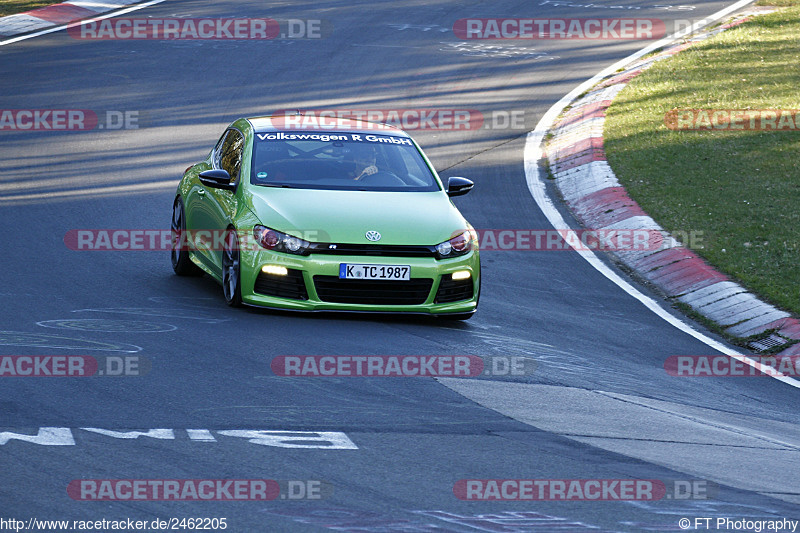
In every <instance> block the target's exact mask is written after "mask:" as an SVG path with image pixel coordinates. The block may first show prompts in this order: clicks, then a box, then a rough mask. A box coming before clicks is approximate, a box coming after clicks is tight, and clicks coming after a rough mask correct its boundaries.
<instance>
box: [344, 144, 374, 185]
mask: <svg viewBox="0 0 800 533" xmlns="http://www.w3.org/2000/svg"><path fill="white" fill-rule="evenodd" d="M352 151H353V154H352V158H353V162H354V163H355V170H354V171H353V172H352V174H351V177H352V178H353V179H354V180H356V181H358V180H360V179H362V178H364V177H365V176H371V175H372V174H375V173H377V172H378V167H377V166H376V161H377V158H378V153H377V151H376V150H375V147H373V146H361V145H356V146H354V147H353V148H352Z"/></svg>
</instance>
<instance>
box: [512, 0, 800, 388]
mask: <svg viewBox="0 0 800 533" xmlns="http://www.w3.org/2000/svg"><path fill="white" fill-rule="evenodd" d="M752 2H753V0H740V1H739V2H736V3H735V4H732V5H730V6H728V7H726V8H725V9H722V10H720V11H718V12H716V13H714V14H713V15H711V16H710V17H706V18H704V19H703V20H701V21H699V22H696V23H695V24H693V25H692V26H691V27H690V28H687V29H686V30H683V31H680V32H678V33H675V34H673V35H671V36H669V37H666V38H664V39H661V40H660V41H657V42H654V43H652V44H650V45H648V46H646V47H644V48H642V49H641V50H639V51H638V52H635V53H633V54H631V55H629V56H628V57H626V58H624V59H621V60H619V61H617V62H616V63H614V64H613V65H611V66H609V67H607V68H605V69H603V70H602V71H600V72H599V73H598V74H595V75H594V76H593V77H592V78H590V79H588V80H586V81H585V82H583V83H581V84H580V85H578V86H577V87H575V88H574V89H573V90H572V91H570V92H569V93H567V95H565V96H564V97H563V98H561V100H559V101H558V102H556V103H555V104H554V105H553V106H552V107H551V108H550V109H548V110H547V112H546V113H545V114H544V116H543V117H542V119H541V120H540V121H539V123H538V124H537V125H536V128H535V129H534V130H533V131H532V132H530V133H528V136H527V138H526V140H525V152H524V164H525V179H526V180H527V182H528V189H529V190H530V192H531V195H532V196H533V199H534V200H535V201H536V204H537V205H538V206H539V209H541V210H542V213H544V215H545V216H546V217H547V220H549V221H550V224H552V225H553V227H554V228H555V229H571V228H570V226H569V225H568V224H567V223H566V221H565V220H564V218H563V217H562V216H561V213H559V212H558V210H557V209H556V207H555V205H554V204H553V201H552V200H551V199H550V197H549V196H547V191H546V190H545V182H544V180H543V177H542V176H541V175H540V173H539V160H541V159H542V157H543V153H542V142H543V141H544V137H545V135H546V134H547V131H548V130H549V129H550V127H551V126H552V124H553V123H554V122H555V120H556V118H557V117H558V115H559V114H560V113H561V112H562V111H563V110H564V108H565V107H567V105H569V104H570V103H571V102H572V101H573V100H574V99H575V98H577V97H578V95H580V94H582V93H584V92H586V91H588V90H589V89H591V88H592V87H594V85H596V84H597V83H598V82H599V81H600V80H602V79H603V78H605V77H606V76H609V75H610V74H613V73H615V72H617V70H619V69H621V68H624V67H625V66H627V65H628V64H630V63H632V62H634V61H636V60H637V59H639V58H641V57H642V56H645V55H647V54H649V53H650V52H652V51H654V50H657V49H659V48H661V47H663V46H666V45H668V44H671V43H672V42H674V41H676V40H678V39H680V38H682V37H684V36H686V35H689V34H690V33H693V32H695V31H697V30H699V29H701V28H704V27H706V26H708V25H710V24H713V23H714V22H717V21H718V20H720V19H722V18H724V17H725V16H727V15H729V14H730V13H733V12H735V11H737V10H739V9H741V8H743V7H744V6H746V5H748V4H750V3H752ZM575 252H576V253H577V254H578V255H580V256H581V257H582V258H584V259H585V260H586V261H587V262H588V263H589V264H590V265H592V267H594V268H595V269H596V270H597V271H598V272H600V273H601V274H602V275H604V276H605V277H606V278H608V279H609V280H610V281H611V282H612V283H614V284H615V285H617V286H618V287H620V288H621V289H622V290H624V291H625V292H627V293H628V294H630V295H631V296H633V297H634V298H636V299H637V300H639V301H640V302H641V303H642V304H643V305H644V306H645V307H647V308H648V309H650V310H651V311H652V312H653V313H655V314H656V315H658V316H659V317H661V318H662V319H664V320H665V321H667V322H668V323H669V324H671V325H673V326H675V327H676V328H678V329H679V330H681V331H683V332H684V333H686V334H688V335H691V336H692V337H694V338H696V339H697V340H699V341H700V342H702V343H704V344H706V345H708V346H710V347H711V348H713V349H714V350H717V351H719V352H721V353H723V354H725V355H729V356H730V357H733V358H734V359H736V360H738V361H741V362H743V363H745V364H747V365H749V366H751V367H754V368H756V369H758V370H761V368H762V367H763V366H764V365H762V364H761V363H759V362H758V361H756V360H754V359H751V358H750V357H747V356H745V355H742V354H741V353H739V352H737V351H736V350H733V349H731V348H728V347H727V346H725V345H724V344H722V343H721V342H719V341H716V340H714V339H712V338H711V337H709V336H707V335H705V334H703V333H701V332H699V331H697V330H696V329H694V328H693V327H692V326H691V325H689V324H688V323H687V322H684V321H683V320H681V319H679V318H677V317H675V316H673V315H672V314H670V313H668V312H667V311H666V310H665V309H663V308H662V307H661V306H660V305H659V304H658V303H657V302H656V301H655V300H653V299H652V298H650V297H649V296H647V295H645V294H643V293H642V292H641V291H639V290H638V289H637V288H636V287H634V286H633V285H631V284H630V283H629V282H627V281H626V280H624V279H622V278H621V277H620V276H619V275H618V274H617V273H616V272H614V271H613V270H611V269H610V268H609V267H608V266H607V265H606V264H605V263H603V262H602V261H601V260H600V258H599V257H598V256H597V255H595V254H594V252H592V251H590V250H578V249H575ZM771 377H774V378H775V379H777V380H779V381H782V382H784V383H786V384H787V385H791V386H792V387H795V388H798V389H800V382H798V381H797V380H795V379H793V378H790V377H787V376H784V375H772V376H771Z"/></svg>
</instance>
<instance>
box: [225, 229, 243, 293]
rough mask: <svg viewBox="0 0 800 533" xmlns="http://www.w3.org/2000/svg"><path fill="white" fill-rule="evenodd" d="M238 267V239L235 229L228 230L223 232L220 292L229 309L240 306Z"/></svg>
mask: <svg viewBox="0 0 800 533" xmlns="http://www.w3.org/2000/svg"><path fill="white" fill-rule="evenodd" d="M240 267H241V262H240V255H239V238H238V237H237V235H236V230H235V229H233V228H228V230H227V231H226V232H225V245H224V246H223V248H222V291H223V293H224V294H225V301H226V302H228V305H230V306H231V307H239V306H241V305H242V287H241V284H240V281H239V280H240V276H239V271H240Z"/></svg>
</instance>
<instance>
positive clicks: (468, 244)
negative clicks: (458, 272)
mask: <svg viewBox="0 0 800 533" xmlns="http://www.w3.org/2000/svg"><path fill="white" fill-rule="evenodd" d="M474 240H475V239H474V236H473V233H472V231H471V230H466V231H463V232H461V233H459V234H458V235H456V236H455V237H453V238H452V239H450V240H449V241H444V242H442V243H439V244H437V245H436V254H437V255H438V257H439V259H449V258H450V257H458V256H459V255H464V254H466V253H468V252H469V251H470V250H472V247H473V242H474Z"/></svg>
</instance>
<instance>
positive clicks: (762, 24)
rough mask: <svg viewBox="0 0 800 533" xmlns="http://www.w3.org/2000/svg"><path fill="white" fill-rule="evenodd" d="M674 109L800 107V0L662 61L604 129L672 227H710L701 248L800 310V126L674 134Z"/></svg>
mask: <svg viewBox="0 0 800 533" xmlns="http://www.w3.org/2000/svg"><path fill="white" fill-rule="evenodd" d="M771 1H772V2H775V1H776V0H771ZM777 1H780V0H777ZM794 3H795V4H800V0H794ZM674 108H689V109H692V108H704V109H707V108H715V109H716V108H719V109H800V7H791V8H788V9H784V10H781V11H778V12H775V13H771V14H769V15H764V16H762V17H758V18H756V19H753V20H752V21H749V22H746V23H744V24H742V25H741V26H738V27H736V28H734V29H731V30H729V31H726V32H723V33H721V34H719V35H717V36H716V37H714V38H712V39H709V40H708V41H704V42H702V43H699V44H697V45H695V46H693V47H691V48H689V49H687V50H685V51H684V52H681V53H680V54H678V55H677V56H675V57H673V58H671V59H667V60H664V61H660V62H658V63H656V64H655V65H654V66H653V67H652V68H651V69H649V70H647V71H646V72H645V73H644V74H642V75H640V76H638V77H637V78H635V79H634V80H633V82H632V83H631V84H629V85H628V86H627V87H626V88H625V89H624V90H623V91H622V92H621V93H620V94H619V96H618V97H617V98H616V99H615V101H614V104H613V105H612V106H611V108H610V109H609V112H608V120H607V122H606V125H605V134H604V136H605V147H606V153H607V156H608V160H609V163H610V165H611V167H612V168H613V169H614V172H615V173H616V174H617V176H618V177H619V179H620V181H621V182H622V184H623V185H624V186H625V187H626V189H627V190H628V192H629V194H630V195H631V196H632V197H633V198H634V199H635V200H636V201H637V202H639V204H640V205H641V206H642V207H643V208H644V210H645V211H647V213H648V214H650V215H651V216H652V217H653V218H654V219H655V220H656V221H657V222H659V224H661V225H662V226H664V227H665V228H666V229H667V230H669V231H673V232H677V233H679V232H687V233H688V232H690V231H692V230H694V231H701V232H702V236H703V241H702V244H703V247H702V249H695V251H696V252H697V253H698V254H700V255H701V256H703V257H704V258H705V259H706V260H708V261H709V262H710V263H711V264H712V265H714V266H715V267H717V268H718V269H719V270H720V271H722V272H724V273H726V274H728V275H729V276H731V277H733V278H735V279H737V280H738V281H740V282H741V283H742V284H743V285H744V286H746V287H747V288H749V289H750V290H752V291H754V292H756V293H758V294H759V295H761V296H762V297H764V298H765V299H766V300H767V301H770V302H772V303H774V304H776V305H778V306H779V307H782V308H784V309H786V310H788V311H791V312H793V313H796V314H800V132H797V131H792V132H785V131H780V132H769V131H763V132H759V131H736V132H734V131H672V130H669V129H667V128H666V126H665V125H664V115H665V113H666V112H667V111H669V110H671V109H674Z"/></svg>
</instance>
